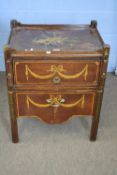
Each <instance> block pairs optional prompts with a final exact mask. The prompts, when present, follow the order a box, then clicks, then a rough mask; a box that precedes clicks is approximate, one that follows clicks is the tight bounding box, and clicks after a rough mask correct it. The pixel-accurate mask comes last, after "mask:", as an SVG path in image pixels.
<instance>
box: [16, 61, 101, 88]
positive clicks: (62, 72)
mask: <svg viewBox="0 0 117 175" xmlns="http://www.w3.org/2000/svg"><path fill="white" fill-rule="evenodd" d="M99 65H100V62H99V61H86V60H85V61H57V60H56V61H20V62H18V61H16V62H14V69H15V70H14V72H15V74H14V83H15V84H16V85H32V84H39V85H41V84H42V85H43V84H44V85H49V84H50V85H61V84H62V85H70V83H72V85H74V84H75V85H77V84H82V83H84V84H89V83H91V84H94V85H96V84H97V82H98V74H99Z"/></svg>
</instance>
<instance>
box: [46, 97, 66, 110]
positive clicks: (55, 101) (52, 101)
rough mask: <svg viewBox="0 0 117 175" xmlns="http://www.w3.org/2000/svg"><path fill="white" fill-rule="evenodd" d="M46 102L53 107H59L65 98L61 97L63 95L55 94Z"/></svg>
mask: <svg viewBox="0 0 117 175" xmlns="http://www.w3.org/2000/svg"><path fill="white" fill-rule="evenodd" d="M46 102H47V103H48V104H50V105H51V106H53V107H59V106H60V105H61V104H62V103H64V102H65V99H64V98H61V96H55V97H52V98H49V99H47V100H46Z"/></svg>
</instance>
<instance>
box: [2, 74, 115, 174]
mask: <svg viewBox="0 0 117 175" xmlns="http://www.w3.org/2000/svg"><path fill="white" fill-rule="evenodd" d="M90 126H91V119H90V118H88V117H79V118H73V119H71V120H69V121H67V122H65V123H64V124H62V125H48V124H45V123H43V122H41V121H38V120H36V119H19V120H18V128H19V137H20V142H19V143H18V144H13V143H12V141H11V133H10V121H9V108H8V102H7V91H6V81H5V75H4V73H1V75H0V175H27V174H28V175H117V77H115V76H113V75H111V74H109V75H108V76H107V80H106V87H105V92H104V98H103V105H102V110H101V119H100V124H99V130H98V138H97V141H96V142H90V141H89V134H90Z"/></svg>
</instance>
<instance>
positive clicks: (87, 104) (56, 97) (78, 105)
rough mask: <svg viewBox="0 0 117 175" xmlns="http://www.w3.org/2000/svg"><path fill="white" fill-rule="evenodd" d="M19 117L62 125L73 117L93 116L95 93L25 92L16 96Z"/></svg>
mask: <svg viewBox="0 0 117 175" xmlns="http://www.w3.org/2000/svg"><path fill="white" fill-rule="evenodd" d="M15 99H16V104H17V110H16V111H17V116H29V117H31V116H32V117H36V118H39V119H41V120H43V121H45V122H47V123H62V122H64V121H66V120H68V119H69V118H70V117H72V115H92V114H93V108H94V100H95V93H89V94H84V93H82V94H81V93H80V94H79V93H50V94H45V93H44V94H43V93H38V92H24V93H21V92H20V93H16V94H15Z"/></svg>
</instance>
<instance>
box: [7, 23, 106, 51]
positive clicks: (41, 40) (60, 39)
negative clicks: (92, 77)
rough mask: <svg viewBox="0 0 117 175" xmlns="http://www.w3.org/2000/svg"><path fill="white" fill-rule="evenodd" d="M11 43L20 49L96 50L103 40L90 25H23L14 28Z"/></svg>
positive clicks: (100, 47)
mask: <svg viewBox="0 0 117 175" xmlns="http://www.w3.org/2000/svg"><path fill="white" fill-rule="evenodd" d="M9 45H10V48H13V49H16V50H18V51H28V50H31V51H66V52H69V51H72V52H75V51H76V52H79V51H80V52H90V51H94V52H95V51H99V50H101V49H102V48H103V41H102V39H101V38H100V36H99V34H98V32H97V29H96V28H92V27H90V25H76V26H70V25H34V26H33V25H24V26H23V25H21V26H17V27H14V28H13V29H12V33H11V37H10V41H9Z"/></svg>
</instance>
